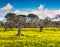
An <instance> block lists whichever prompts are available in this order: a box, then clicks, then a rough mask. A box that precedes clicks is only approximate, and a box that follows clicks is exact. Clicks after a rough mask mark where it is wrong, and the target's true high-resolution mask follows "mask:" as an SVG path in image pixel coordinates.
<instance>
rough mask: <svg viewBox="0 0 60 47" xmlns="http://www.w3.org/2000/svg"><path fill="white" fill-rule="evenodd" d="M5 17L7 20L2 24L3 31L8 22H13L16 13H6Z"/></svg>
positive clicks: (8, 24)
mask: <svg viewBox="0 0 60 47" xmlns="http://www.w3.org/2000/svg"><path fill="white" fill-rule="evenodd" d="M5 18H6V20H7V21H6V23H5V24H4V28H5V30H4V31H5V32H6V30H7V28H8V27H9V26H10V25H11V24H10V23H13V24H14V21H15V19H16V14H14V13H7V14H6V15H5Z"/></svg>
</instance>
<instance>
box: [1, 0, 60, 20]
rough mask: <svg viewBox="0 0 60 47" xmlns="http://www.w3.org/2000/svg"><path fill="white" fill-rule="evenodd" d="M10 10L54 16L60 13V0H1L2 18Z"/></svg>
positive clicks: (40, 16) (40, 15) (41, 16)
mask: <svg viewBox="0 0 60 47" xmlns="http://www.w3.org/2000/svg"><path fill="white" fill-rule="evenodd" d="M29 11H30V12H29ZM8 12H13V13H16V14H26V15H27V14H29V13H33V14H36V15H37V16H38V17H39V18H43V17H44V18H45V17H47V16H48V17H50V18H52V17H54V16H55V15H56V14H60V0H0V20H3V19H4V15H6V14H7V13H8ZM55 20H56V19H55Z"/></svg>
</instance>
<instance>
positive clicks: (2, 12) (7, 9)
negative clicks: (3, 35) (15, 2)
mask: <svg viewBox="0 0 60 47" xmlns="http://www.w3.org/2000/svg"><path fill="white" fill-rule="evenodd" d="M12 8H13V6H12V5H11V4H10V3H8V4H7V5H6V6H4V7H3V8H0V20H1V21H2V20H3V19H4V16H5V15H6V14H7V13H8V12H10V10H11V9H12Z"/></svg>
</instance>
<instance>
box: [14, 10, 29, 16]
mask: <svg viewBox="0 0 60 47" xmlns="http://www.w3.org/2000/svg"><path fill="white" fill-rule="evenodd" d="M14 13H15V14H17V15H23V14H24V15H28V14H29V12H28V11H20V10H15V11H14Z"/></svg>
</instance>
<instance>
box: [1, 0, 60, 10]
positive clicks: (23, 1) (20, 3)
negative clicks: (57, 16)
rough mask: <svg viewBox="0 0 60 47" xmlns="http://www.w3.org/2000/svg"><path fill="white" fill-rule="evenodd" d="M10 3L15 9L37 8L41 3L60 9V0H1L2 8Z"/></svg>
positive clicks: (46, 6)
mask: <svg viewBox="0 0 60 47" xmlns="http://www.w3.org/2000/svg"><path fill="white" fill-rule="evenodd" d="M7 3H10V4H11V5H13V6H14V9H13V10H15V9H28V8H30V9H37V7H38V6H39V5H40V4H45V8H48V9H59V8H60V0H0V8H2V7H3V6H5V5H6V4H7Z"/></svg>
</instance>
